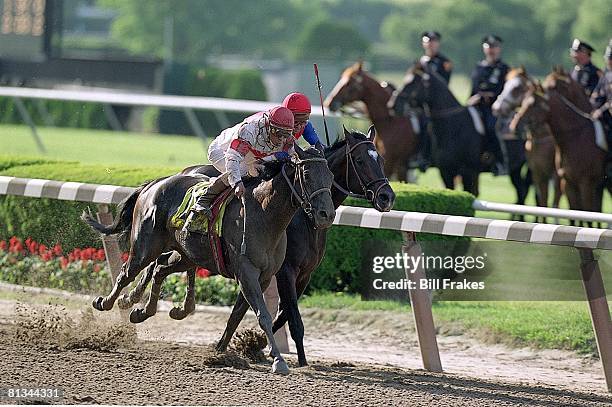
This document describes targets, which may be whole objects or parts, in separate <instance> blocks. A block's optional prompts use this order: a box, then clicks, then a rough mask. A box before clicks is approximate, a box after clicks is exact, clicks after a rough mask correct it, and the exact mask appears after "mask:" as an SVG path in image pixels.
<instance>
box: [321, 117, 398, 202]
mask: <svg viewBox="0 0 612 407" xmlns="http://www.w3.org/2000/svg"><path fill="white" fill-rule="evenodd" d="M374 136H375V130H374V126H370V129H369V130H368V136H366V135H365V134H363V133H360V132H358V131H352V132H349V131H348V130H346V129H344V139H342V140H338V141H336V143H335V144H334V145H332V146H331V147H329V148H328V149H327V150H326V152H325V155H326V157H327V160H328V162H329V167H330V168H331V169H332V172H333V173H334V175H335V181H336V182H335V183H334V186H335V187H336V188H338V190H340V191H341V192H343V193H345V194H347V195H350V196H353V197H357V198H364V199H367V200H368V201H369V202H370V203H371V204H372V206H373V207H374V208H375V209H376V210H378V211H380V212H388V211H390V210H391V208H392V207H393V203H394V202H395V193H394V192H393V189H391V186H390V185H389V180H388V179H387V178H386V177H385V174H384V171H383V158H382V157H381V156H380V154H378V152H377V151H376V147H375V146H374V143H373V140H374Z"/></svg>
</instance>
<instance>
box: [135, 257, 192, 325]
mask: <svg viewBox="0 0 612 407" xmlns="http://www.w3.org/2000/svg"><path fill="white" fill-rule="evenodd" d="M155 263H156V264H157V266H156V267H155V271H154V273H153V284H152V285H151V291H150V292H149V299H148V300H147V303H146V305H145V307H144V308H134V309H133V310H132V312H130V322H132V323H135V324H136V323H139V322H143V321H145V320H147V319H148V318H149V317H152V316H153V315H155V313H156V312H157V301H158V300H159V294H160V292H161V287H162V284H163V282H164V280H165V279H166V277H168V276H169V275H170V274H172V273H179V272H183V271H185V270H187V269H188V268H189V267H190V266H192V263H191V262H190V261H189V260H188V259H186V258H184V257H182V256H181V254H180V253H178V252H176V251H173V252H167V253H164V254H162V255H161V256H160V257H159V258H158V259H157V261H156V262H155Z"/></svg>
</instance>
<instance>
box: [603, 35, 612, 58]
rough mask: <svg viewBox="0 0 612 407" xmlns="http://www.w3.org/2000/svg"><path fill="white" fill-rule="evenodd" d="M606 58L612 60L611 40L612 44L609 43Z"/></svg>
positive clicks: (605, 53)
mask: <svg viewBox="0 0 612 407" xmlns="http://www.w3.org/2000/svg"><path fill="white" fill-rule="evenodd" d="M604 57H605V58H607V59H612V39H611V40H610V42H608V46H607V47H606V52H604Z"/></svg>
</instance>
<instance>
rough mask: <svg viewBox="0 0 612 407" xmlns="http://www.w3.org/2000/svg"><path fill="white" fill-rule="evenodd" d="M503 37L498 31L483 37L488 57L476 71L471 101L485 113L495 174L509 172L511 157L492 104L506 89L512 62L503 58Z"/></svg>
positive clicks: (474, 72)
mask: <svg viewBox="0 0 612 407" xmlns="http://www.w3.org/2000/svg"><path fill="white" fill-rule="evenodd" d="M501 44H502V39H501V38H500V37H498V36H497V35H487V36H486V37H484V38H483V39H482V51H483V53H484V55H485V59H483V60H482V61H480V62H479V63H478V64H477V65H476V67H475V68H474V70H473V71H472V92H471V97H470V99H469V101H468V104H469V105H473V106H476V107H477V108H478V110H479V111H480V113H481V115H482V119H483V122H484V126H485V133H486V134H485V136H486V148H485V151H490V152H492V153H493V154H494V155H495V165H494V167H493V169H492V171H493V173H494V174H495V175H502V174H505V173H507V168H506V167H507V159H506V157H505V151H504V145H503V142H502V141H501V140H500V139H499V137H498V135H497V132H496V130H495V122H496V120H497V119H496V117H495V116H494V115H493V111H492V109H491V106H492V105H493V102H495V99H497V96H499V94H500V93H501V92H502V90H503V89H504V83H505V82H506V74H507V73H508V71H509V69H510V68H509V67H508V65H506V63H505V62H503V61H502V60H501Z"/></svg>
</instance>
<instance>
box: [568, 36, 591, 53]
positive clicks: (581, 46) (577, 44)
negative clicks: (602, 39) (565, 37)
mask: <svg viewBox="0 0 612 407" xmlns="http://www.w3.org/2000/svg"><path fill="white" fill-rule="evenodd" d="M570 49H571V50H572V51H574V52H579V51H582V52H586V53H588V54H590V53H591V52H593V51H595V49H594V48H593V47H591V46H590V45H589V44H587V43H586V42H584V41H580V40H579V39H578V38H574V41H573V42H572V48H570Z"/></svg>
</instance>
